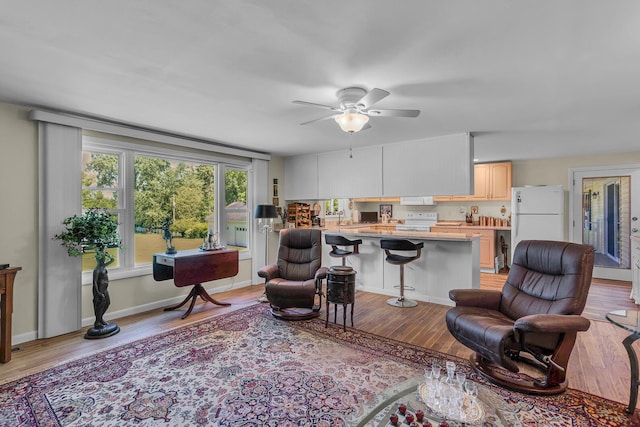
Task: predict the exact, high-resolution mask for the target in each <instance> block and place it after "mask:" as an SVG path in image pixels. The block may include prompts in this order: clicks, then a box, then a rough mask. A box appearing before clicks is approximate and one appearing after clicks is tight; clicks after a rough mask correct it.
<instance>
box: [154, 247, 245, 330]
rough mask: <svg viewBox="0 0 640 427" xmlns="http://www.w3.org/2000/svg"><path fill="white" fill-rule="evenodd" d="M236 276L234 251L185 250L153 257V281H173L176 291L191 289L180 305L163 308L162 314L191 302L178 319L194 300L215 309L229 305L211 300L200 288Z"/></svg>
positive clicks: (202, 288) (236, 267) (235, 253)
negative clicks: (205, 303)
mask: <svg viewBox="0 0 640 427" xmlns="http://www.w3.org/2000/svg"><path fill="white" fill-rule="evenodd" d="M237 274H238V251H237V250H232V249H220V250H215V251H203V250H200V249H189V250H186V251H179V252H177V253H175V254H166V253H158V254H154V255H153V278H154V279H155V280H157V281H162V280H169V279H173V283H174V284H175V285H176V286H177V287H183V286H193V288H192V289H191V292H190V293H189V295H187V297H186V298H185V299H184V301H182V302H181V303H180V304H177V305H174V306H171V307H167V308H165V309H164V310H165V311H169V310H175V309H177V308H180V307H182V306H183V305H184V304H186V302H187V301H189V300H191V304H189V309H188V310H187V312H186V313H185V314H184V315H183V316H182V318H183V319H184V318H186V317H187V316H188V315H190V314H191V310H193V306H194V304H195V303H196V299H197V298H198V296H200V298H202V299H203V300H205V301H208V302H211V303H213V304H218V305H231V304H229V303H226V302H219V301H216V300H215V299H213V298H211V296H210V295H209V294H208V293H207V291H206V290H205V289H204V287H202V283H204V282H210V281H212V280H218V279H224V278H226V277H232V276H235V275H237Z"/></svg>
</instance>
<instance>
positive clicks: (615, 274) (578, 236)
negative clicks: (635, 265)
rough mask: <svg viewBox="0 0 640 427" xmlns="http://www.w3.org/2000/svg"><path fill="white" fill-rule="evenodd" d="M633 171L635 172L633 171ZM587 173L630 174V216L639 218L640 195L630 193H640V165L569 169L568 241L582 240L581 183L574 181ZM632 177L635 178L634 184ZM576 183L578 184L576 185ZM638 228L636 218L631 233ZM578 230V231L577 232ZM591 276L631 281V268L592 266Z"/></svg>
mask: <svg viewBox="0 0 640 427" xmlns="http://www.w3.org/2000/svg"><path fill="white" fill-rule="evenodd" d="M634 172H635V173H634ZM584 175H588V176H590V177H600V176H602V177H606V176H612V175H630V176H631V195H630V197H631V207H630V209H631V211H630V214H631V217H632V218H634V217H635V218H640V197H632V195H634V194H637V195H640V179H638V178H640V165H638V164H632V165H610V166H590V167H580V168H570V169H569V241H571V242H576V243H581V242H582V232H581V230H582V185H581V184H582V183H581V180H580V182H578V183H577V182H576V180H579V179H578V178H577V177H578V176H580V177H582V176H584ZM634 179H635V180H636V182H635V184H636V185H634ZM577 184H580V185H579V186H578V187H576V185H577ZM577 209H579V211H576V210H577ZM637 229H640V221H638V220H636V221H635V222H634V221H632V223H631V234H632V235H640V232H638V231H633V230H637ZM578 230H580V233H578ZM593 277H597V278H602V279H611V280H625V281H631V268H629V269H622V268H605V267H594V269H593Z"/></svg>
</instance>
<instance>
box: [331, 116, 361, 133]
mask: <svg viewBox="0 0 640 427" xmlns="http://www.w3.org/2000/svg"><path fill="white" fill-rule="evenodd" d="M334 120H335V121H336V123H338V125H340V129H342V130H343V131H345V132H348V133H354V132H358V131H360V130H362V127H363V126H364V125H366V124H367V122H368V121H369V116H367V115H366V114H360V113H351V112H348V111H345V112H344V113H342V114H338V115H337V116H335V118H334Z"/></svg>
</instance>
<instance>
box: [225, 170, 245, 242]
mask: <svg viewBox="0 0 640 427" xmlns="http://www.w3.org/2000/svg"><path fill="white" fill-rule="evenodd" d="M224 183H225V189H224V198H225V206H224V215H225V222H226V227H225V228H226V231H227V233H226V242H227V246H229V247H235V248H237V249H242V248H247V247H248V246H249V209H248V208H247V171H246V170H240V169H232V168H226V169H225V173H224Z"/></svg>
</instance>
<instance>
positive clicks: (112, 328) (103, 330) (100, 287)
mask: <svg viewBox="0 0 640 427" xmlns="http://www.w3.org/2000/svg"><path fill="white" fill-rule="evenodd" d="M62 224H63V225H64V226H65V227H66V229H65V231H63V232H61V233H60V234H56V235H55V236H54V240H60V241H61V244H62V246H64V247H65V248H66V249H67V253H68V254H69V255H70V256H82V255H83V254H85V253H95V259H96V267H95V268H94V269H93V310H94V312H95V316H96V321H95V323H94V325H93V328H90V329H89V330H88V331H87V333H86V334H85V336H84V337H85V338H87V339H96V338H106V337H110V336H112V335H115V334H117V333H118V332H120V328H119V327H118V325H116V324H115V323H109V322H107V321H105V320H104V314H105V312H106V311H107V308H109V305H110V304H111V300H110V298H109V291H108V288H109V275H108V271H107V266H108V265H110V264H111V263H113V261H114V260H115V258H114V257H113V256H112V255H111V254H110V253H109V252H108V251H107V249H108V248H121V247H122V242H121V240H120V236H119V234H118V221H117V220H116V218H115V216H114V215H113V214H111V213H110V212H108V211H107V210H105V209H88V210H86V211H85V212H84V214H82V215H81V216H78V215H74V216H72V217H69V218H67V219H65V220H64V221H63V222H62Z"/></svg>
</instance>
